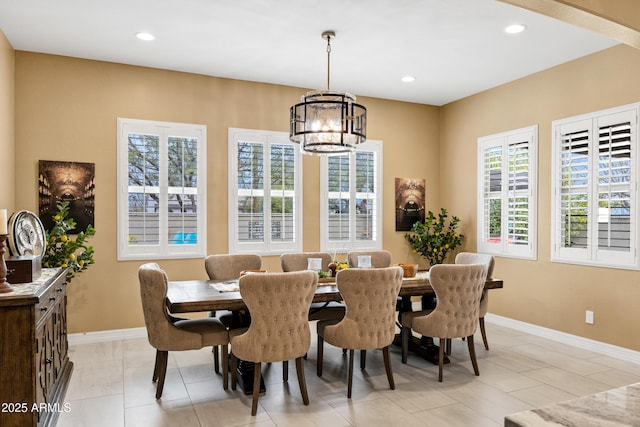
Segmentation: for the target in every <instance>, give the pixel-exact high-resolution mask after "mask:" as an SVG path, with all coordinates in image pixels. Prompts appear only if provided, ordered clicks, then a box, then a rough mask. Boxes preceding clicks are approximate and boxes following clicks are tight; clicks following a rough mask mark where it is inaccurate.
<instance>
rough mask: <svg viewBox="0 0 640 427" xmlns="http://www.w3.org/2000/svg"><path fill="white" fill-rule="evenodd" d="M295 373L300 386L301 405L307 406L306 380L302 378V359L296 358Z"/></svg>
mask: <svg viewBox="0 0 640 427" xmlns="http://www.w3.org/2000/svg"><path fill="white" fill-rule="evenodd" d="M296 373H297V374H298V384H299V385H300V393H301V394H302V403H304V404H305V405H308V404H309V394H308V393H307V380H306V379H305V376H304V365H303V364H302V358H300V357H297V358H296Z"/></svg>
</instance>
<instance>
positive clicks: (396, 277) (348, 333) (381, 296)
mask: <svg viewBox="0 0 640 427" xmlns="http://www.w3.org/2000/svg"><path fill="white" fill-rule="evenodd" d="M402 274H403V270H402V268H401V267H388V268H374V269H347V270H341V271H339V272H338V275H337V277H336V278H337V284H338V289H339V290H340V294H341V295H342V297H343V298H344V301H345V303H346V305H347V313H346V314H345V317H344V318H343V319H342V320H341V321H340V322H338V323H337V324H336V323H335V322H334V323H333V324H332V322H331V321H321V322H318V325H317V329H318V359H317V363H318V366H317V371H318V376H322V363H323V362H322V359H323V352H324V342H325V341H326V342H328V343H329V344H331V345H334V346H336V347H341V348H346V349H349V379H348V387H347V397H348V398H351V390H352V385H353V357H354V350H360V351H361V355H362V354H365V353H364V352H365V351H366V350H367V349H375V348H381V349H382V353H383V357H384V365H385V369H386V372H387V379H388V380H389V388H391V390H394V389H395V383H394V381H393V373H392V370H391V361H390V359H389V345H391V343H392V342H393V338H394V336H395V331H396V298H397V297H398V293H399V292H400V287H401V286H402ZM361 368H363V366H361Z"/></svg>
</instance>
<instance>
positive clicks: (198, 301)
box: [166, 272, 503, 313]
mask: <svg viewBox="0 0 640 427" xmlns="http://www.w3.org/2000/svg"><path fill="white" fill-rule="evenodd" d="M484 287H485V289H500V288H502V287H503V281H502V279H497V278H491V279H487V280H486V282H485V286H484ZM433 295H435V292H434V290H433V288H432V287H431V284H430V283H429V276H428V273H427V272H419V273H418V274H417V275H416V276H415V277H405V278H403V279H402V287H401V288H400V294H399V296H400V297H403V298H405V299H407V298H410V297H414V296H433ZM341 300H342V297H341V296H340V291H339V290H338V286H337V285H336V282H335V278H323V279H318V287H317V289H316V292H315V294H314V296H313V302H329V301H341ZM166 304H167V308H168V309H169V312H171V313H193V312H206V311H216V310H230V311H239V310H246V309H247V306H246V305H245V303H244V301H243V300H242V296H241V295H240V291H239V290H238V280H223V281H220V280H181V281H170V282H169V283H168V289H167V299H166Z"/></svg>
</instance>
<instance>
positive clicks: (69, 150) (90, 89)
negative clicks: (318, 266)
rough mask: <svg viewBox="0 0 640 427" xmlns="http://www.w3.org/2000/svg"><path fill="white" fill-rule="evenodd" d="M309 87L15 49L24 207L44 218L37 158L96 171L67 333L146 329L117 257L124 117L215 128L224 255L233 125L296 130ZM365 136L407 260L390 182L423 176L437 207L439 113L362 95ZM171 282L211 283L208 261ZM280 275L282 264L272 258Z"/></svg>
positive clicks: (398, 254)
mask: <svg viewBox="0 0 640 427" xmlns="http://www.w3.org/2000/svg"><path fill="white" fill-rule="evenodd" d="M305 92H306V89H299V88H292V87H284V86H276V85H267V84H257V83H249V82H242V81H235V80H226V79H219V78H212V77H206V76H201V75H193V74H185V73H177V72H171V71H164V70H157V69H150V68H141V67H134V66H127V65H119V64H112V63H104V62H96V61H88V60H79V59H73V58H66V57H60V56H51V55H43V54H35V53H27V52H21V51H18V52H16V175H15V177H16V181H17V182H18V183H19V184H18V185H16V188H17V194H16V209H28V210H32V211H34V212H37V210H38V206H37V167H38V160H60V161H77V162H92V163H95V165H96V168H95V170H96V214H95V227H96V229H97V234H96V235H95V236H94V237H93V238H92V239H91V241H90V243H91V244H93V245H94V247H95V251H96V264H95V265H94V266H92V267H91V268H90V269H89V270H87V271H86V272H84V273H82V274H81V275H79V276H77V277H76V278H75V279H74V281H73V282H72V284H71V287H70V288H69V329H70V331H69V332H72V333H73V332H84V331H98V330H108V329H120V328H131V327H138V326H142V325H143V319H142V311H141V308H140V297H139V290H138V281H137V280H138V279H137V268H138V266H139V265H140V264H141V263H140V262H118V261H117V260H116V241H115V236H116V118H117V117H128V118H137V119H150V120H162V121H175V122H186V123H199V124H205V125H207V135H208V157H209V159H208V215H209V218H208V233H209V235H208V241H207V243H208V252H209V253H226V252H227V251H228V244H227V238H228V231H227V218H228V214H227V184H226V183H227V132H228V128H229V127H242V128H253V129H265V130H274V131H288V121H289V107H290V106H291V105H292V104H293V103H295V102H297V101H298V100H299V98H300V95H302V94H303V93H305ZM359 101H361V102H362V103H363V104H364V105H366V107H367V109H368V123H369V129H368V136H369V137H370V138H371V139H379V140H383V141H384V145H383V150H384V151H383V157H384V160H383V174H384V186H383V187H384V188H383V192H384V193H383V195H384V224H385V226H384V234H383V239H384V247H385V248H386V249H389V250H391V251H392V252H393V254H394V261H395V262H402V261H406V260H407V259H409V258H411V254H410V251H409V246H408V244H407V243H406V242H405V240H404V238H403V236H402V233H396V232H395V220H394V219H395V210H394V194H393V193H394V189H393V185H394V178H395V177H407V178H425V179H426V181H427V199H428V200H427V206H428V208H430V209H437V208H438V206H439V192H438V189H439V187H440V183H439V172H440V171H439V166H438V134H439V129H438V121H439V119H438V114H439V112H438V109H437V108H435V107H429V106H424V105H418V104H409V103H402V102H394V101H385V100H380V99H367V98H359ZM303 169H304V188H303V192H304V193H303V214H304V227H303V233H304V249H305V250H318V249H319V225H318V221H317V218H318V215H319V182H318V181H319V180H318V177H319V159H318V158H317V157H307V156H305V158H304V164H303ZM160 265H161V266H162V267H163V268H165V269H166V270H167V273H168V275H169V277H170V279H174V280H181V279H183V280H184V279H193V278H205V277H206V274H205V271H204V266H203V261H202V260H201V259H194V260H172V261H160ZM265 267H266V268H267V269H268V270H270V271H279V270H280V265H279V259H278V258H276V257H270V258H266V259H265Z"/></svg>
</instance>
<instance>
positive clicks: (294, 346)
mask: <svg viewBox="0 0 640 427" xmlns="http://www.w3.org/2000/svg"><path fill="white" fill-rule="evenodd" d="M317 285H318V274H317V273H316V272H314V271H298V272H291V273H263V274H248V275H246V276H243V277H241V278H240V294H241V295H242V299H243V300H244V302H245V304H246V305H247V309H248V310H249V314H250V315H251V324H250V325H249V327H248V329H246V331H241V330H238V329H232V330H231V331H230V334H231V388H232V389H233V390H235V388H236V383H237V369H236V367H237V363H238V359H241V360H244V361H248V362H253V363H254V364H255V366H254V371H253V372H254V378H253V402H252V405H251V415H255V414H256V412H257V409H258V396H259V394H260V375H261V371H260V366H261V363H263V362H266V363H271V362H282V361H288V360H292V359H295V361H296V372H297V374H298V384H299V386H300V393H301V394H302V401H303V403H304V404H305V405H308V404H309V395H308V394H307V384H306V380H305V376H304V367H303V364H302V357H303V356H304V355H305V354H306V353H307V351H309V346H310V344H311V332H310V330H309V320H308V319H307V318H308V316H309V307H310V306H311V301H312V300H313V295H314V294H315V291H316V286H317Z"/></svg>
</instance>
